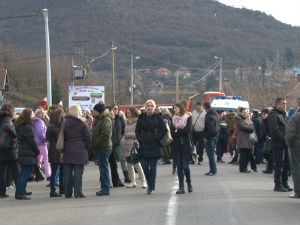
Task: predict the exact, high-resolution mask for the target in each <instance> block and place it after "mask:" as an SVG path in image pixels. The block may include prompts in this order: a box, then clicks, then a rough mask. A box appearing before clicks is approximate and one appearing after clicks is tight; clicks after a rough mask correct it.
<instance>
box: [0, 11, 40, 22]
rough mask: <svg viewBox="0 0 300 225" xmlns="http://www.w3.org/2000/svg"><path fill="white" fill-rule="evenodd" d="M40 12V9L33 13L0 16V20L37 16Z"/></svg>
mask: <svg viewBox="0 0 300 225" xmlns="http://www.w3.org/2000/svg"><path fill="white" fill-rule="evenodd" d="M40 13H41V11H40V10H39V11H38V12H37V13H35V14H27V15H17V16H0V21H2V20H10V19H22V18H29V17H35V16H39V14H40Z"/></svg>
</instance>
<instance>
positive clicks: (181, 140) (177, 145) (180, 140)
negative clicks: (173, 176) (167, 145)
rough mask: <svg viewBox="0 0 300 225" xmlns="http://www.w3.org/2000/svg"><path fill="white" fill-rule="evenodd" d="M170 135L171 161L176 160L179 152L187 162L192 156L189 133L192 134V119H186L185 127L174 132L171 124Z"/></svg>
mask: <svg viewBox="0 0 300 225" xmlns="http://www.w3.org/2000/svg"><path fill="white" fill-rule="evenodd" d="M170 129H171V135H172V138H173V141H172V143H171V151H172V157H173V159H176V153H177V152H178V151H179V150H182V151H183V158H184V159H186V160H189V159H190V158H191V155H192V144H191V132H192V117H189V118H188V119H187V123H186V126H185V127H184V128H183V129H178V130H177V132H175V127H174V125H173V123H172V124H171V128H170Z"/></svg>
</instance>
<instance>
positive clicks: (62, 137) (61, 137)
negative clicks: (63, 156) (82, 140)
mask: <svg viewBox="0 0 300 225" xmlns="http://www.w3.org/2000/svg"><path fill="white" fill-rule="evenodd" d="M64 142H65V131H64V124H63V125H62V126H61V128H60V131H59V134H58V139H57V142H56V149H57V151H58V152H59V153H63V151H64Z"/></svg>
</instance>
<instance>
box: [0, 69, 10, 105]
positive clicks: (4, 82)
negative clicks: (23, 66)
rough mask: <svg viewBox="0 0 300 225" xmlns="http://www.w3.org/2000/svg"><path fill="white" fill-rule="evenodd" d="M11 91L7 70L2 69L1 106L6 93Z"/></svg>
mask: <svg viewBox="0 0 300 225" xmlns="http://www.w3.org/2000/svg"><path fill="white" fill-rule="evenodd" d="M7 91H9V83H8V76H7V70H6V69H2V68H0V106H2V105H3V97H4V93H5V92H7Z"/></svg>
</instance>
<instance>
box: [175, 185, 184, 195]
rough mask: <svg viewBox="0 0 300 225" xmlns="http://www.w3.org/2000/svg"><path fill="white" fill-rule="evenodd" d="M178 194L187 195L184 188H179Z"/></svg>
mask: <svg viewBox="0 0 300 225" xmlns="http://www.w3.org/2000/svg"><path fill="white" fill-rule="evenodd" d="M176 194H177V195H180V194H185V191H184V188H183V187H179V189H178V191H176Z"/></svg>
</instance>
